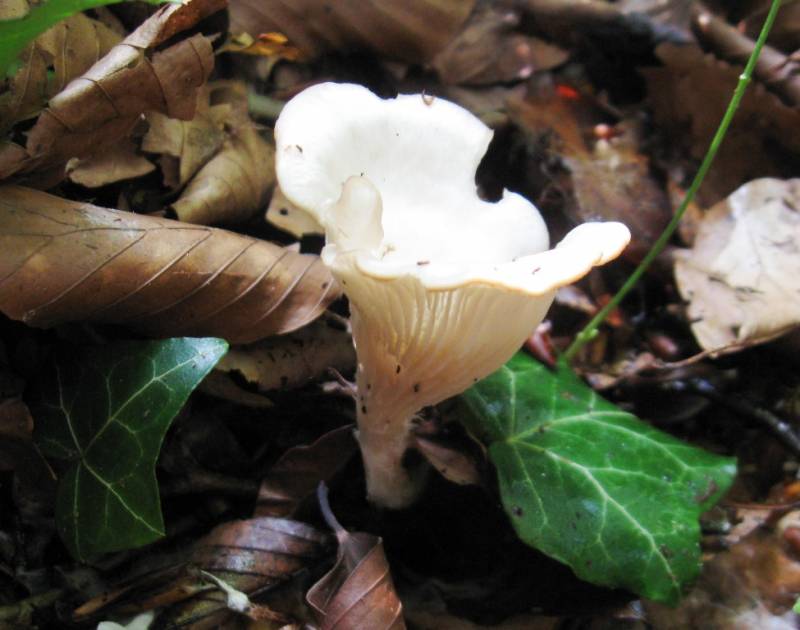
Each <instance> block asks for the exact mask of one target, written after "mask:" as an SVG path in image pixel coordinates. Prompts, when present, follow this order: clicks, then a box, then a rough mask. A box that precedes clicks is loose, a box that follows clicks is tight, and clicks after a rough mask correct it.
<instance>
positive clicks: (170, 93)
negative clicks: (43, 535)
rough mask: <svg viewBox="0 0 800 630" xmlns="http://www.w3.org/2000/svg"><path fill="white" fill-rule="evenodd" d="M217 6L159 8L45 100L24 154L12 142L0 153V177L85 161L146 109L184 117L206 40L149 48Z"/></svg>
mask: <svg viewBox="0 0 800 630" xmlns="http://www.w3.org/2000/svg"><path fill="white" fill-rule="evenodd" d="M224 6H225V0H191V1H190V2H188V3H186V4H170V5H167V6H165V7H163V8H162V9H160V10H159V11H158V12H157V13H155V14H154V15H153V16H152V17H151V18H150V19H148V20H147V21H146V22H144V23H143V24H142V25H141V26H140V27H139V28H138V29H136V31H134V32H133V33H131V34H130V35H129V36H128V37H127V38H125V40H124V41H123V42H122V43H120V44H118V45H117V46H115V47H114V48H113V49H112V50H111V51H109V53H108V54H107V55H105V56H104V57H103V58H102V59H100V61H98V62H97V63H95V64H94V65H93V66H92V67H91V68H90V69H89V70H87V71H86V72H85V73H84V74H83V75H82V76H81V77H79V78H77V79H75V80H74V81H72V82H71V83H70V84H69V85H67V86H66V87H65V88H64V89H63V90H62V91H61V92H59V93H58V94H56V95H55V96H54V97H53V98H51V99H50V102H49V106H48V108H47V109H46V110H44V111H43V112H42V113H41V115H40V116H39V119H38V120H37V121H36V124H35V125H34V126H33V127H32V128H31V130H30V131H29V132H28V137H27V142H26V144H25V147H24V151H23V152H20V150H19V149H20V147H19V146H18V145H14V144H7V145H5V146H3V147H2V148H0V178H6V177H10V176H11V175H14V174H17V173H28V172H31V171H34V170H44V169H54V168H58V167H60V165H62V164H64V163H66V162H67V161H68V160H69V159H71V158H74V157H86V156H89V155H92V154H94V153H95V152H97V151H98V150H100V149H102V148H104V147H107V146H110V145H112V144H114V143H115V142H117V141H118V140H119V139H120V138H122V137H125V136H126V135H127V134H128V133H129V132H130V130H131V129H132V128H133V126H134V125H135V124H136V122H137V121H138V120H139V117H140V115H141V114H142V113H143V112H145V111H149V110H155V111H160V112H163V113H165V114H167V115H168V116H170V117H173V118H184V119H189V118H191V117H192V116H193V115H194V110H195V103H196V94H197V89H198V88H199V87H200V86H201V85H203V83H205V81H206V79H207V78H208V76H209V74H210V73H211V70H212V68H213V66H214V58H213V51H212V49H211V40H210V39H209V38H207V37H205V36H203V35H201V34H195V35H192V36H190V37H187V38H186V39H183V40H181V41H178V42H176V43H175V44H173V45H172V46H169V47H166V48H163V49H159V50H157V51H155V52H154V50H155V49H156V47H158V46H159V45H160V44H162V43H164V42H165V41H166V40H168V39H169V38H170V37H172V36H173V35H175V34H177V33H179V32H182V31H183V30H185V29H187V28H190V27H191V26H193V25H194V24H195V23H197V21H199V19H201V18H202V17H205V16H207V15H210V14H212V13H214V12H216V11H218V10H220V9H222V8H223V7H224Z"/></svg>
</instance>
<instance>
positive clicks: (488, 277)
mask: <svg viewBox="0 0 800 630" xmlns="http://www.w3.org/2000/svg"><path fill="white" fill-rule="evenodd" d="M491 136H492V132H491V130H490V129H488V128H487V127H486V126H485V125H484V124H483V123H481V122H480V121H479V120H478V119H477V118H475V117H474V116H473V115H472V114H470V113H469V112H467V111H466V110H464V109H462V108H461V107H459V106H457V105H455V104H453V103H450V102H447V101H444V100H441V99H433V98H430V97H426V96H424V95H401V96H398V97H397V98H395V99H391V100H382V99H380V98H378V97H377V96H375V95H374V94H372V93H371V92H370V91H368V90H367V89H365V88H363V87H360V86H357V85H348V84H333V83H325V84H321V85H316V86H314V87H311V88H309V89H307V90H305V91H303V92H302V93H300V94H299V95H297V96H296V97H295V98H293V99H292V100H291V101H290V102H289V103H287V105H286V106H285V107H284V109H283V112H282V113H281V115H280V118H279V119H278V122H277V124H276V126H275V139H276V144H277V156H276V158H277V162H276V164H277V173H278V182H279V184H280V186H281V189H282V190H283V192H284V194H285V195H286V197H287V198H288V199H289V200H291V201H292V203H294V204H295V205H297V206H298V207H300V208H302V209H303V210H305V211H307V212H309V213H310V214H311V215H312V216H314V218H315V219H316V220H317V221H318V222H319V223H320V224H321V225H322V226H323V227H324V228H325V232H326V242H327V244H326V246H325V248H324V249H323V251H322V258H323V261H324V262H325V263H326V264H327V265H328V266H329V267H330V268H331V270H332V271H333V273H334V275H335V276H336V277H337V278H338V280H339V281H340V283H341V284H342V287H343V289H344V292H345V293H346V295H347V296H348V298H349V300H350V309H351V314H352V325H353V339H354V342H355V345H356V352H357V355H358V373H357V377H356V381H357V386H358V431H359V443H360V445H361V451H362V455H363V458H364V465H365V468H366V477H367V490H368V494H369V497H370V499H371V500H372V501H373V502H375V503H378V504H380V505H384V506H387V507H402V506H405V505H407V504H408V503H409V502H410V501H411V500H412V499H413V498H414V496H415V494H416V492H417V490H418V487H419V484H418V483H416V480H415V479H414V478H412V477H414V475H413V474H412V473H411V472H410V471H409V470H407V469H406V468H404V466H403V462H402V460H403V455H404V453H405V452H406V450H407V449H408V448H409V446H410V444H411V436H410V430H411V422H412V418H413V417H414V415H415V414H416V413H417V412H418V411H419V410H420V409H421V408H423V407H425V406H427V405H432V404H435V403H438V402H440V401H442V400H444V399H445V398H448V397H450V396H453V395H455V394H458V393H460V392H462V391H463V390H465V389H466V388H468V387H469V386H471V385H472V384H473V383H475V382H476V381H478V380H479V379H482V378H483V377H485V376H487V375H488V374H490V373H492V372H493V371H495V370H496V369H498V368H499V367H500V366H501V365H502V364H503V363H504V362H505V361H507V360H508V359H509V358H510V357H511V355H512V354H513V353H514V352H515V351H516V350H517V349H518V348H519V347H520V345H521V344H522V343H523V341H524V340H525V339H526V338H527V337H528V336H529V335H530V334H531V332H532V331H533V330H534V328H535V327H536V326H537V325H538V324H539V323H540V322H541V321H542V319H543V318H544V315H545V313H546V312H547V309H548V308H549V306H550V303H551V302H552V299H553V295H554V294H555V290H556V289H557V288H558V287H560V286H563V285H566V284H569V283H571V282H574V281H575V280H577V279H579V278H580V277H582V276H583V275H584V274H586V273H587V272H588V271H589V270H590V269H591V268H592V266H594V265H600V264H603V263H605V262H606V261H608V260H611V259H612V258H614V257H616V256H617V255H618V254H619V253H620V251H621V250H622V249H623V248H624V247H625V245H626V244H627V242H628V240H629V237H630V235H629V232H628V229H627V228H626V227H625V226H624V225H622V224H620V223H587V224H584V225H581V226H579V227H578V228H576V229H574V230H573V231H572V232H570V233H569V234H568V235H567V237H566V238H565V239H564V240H563V241H562V242H561V243H559V245H558V246H557V247H556V248H555V249H552V250H549V251H547V247H548V235H547V229H546V227H545V225H544V222H543V221H542V218H541V216H540V215H539V212H538V211H537V210H536V208H535V206H534V205H533V204H531V203H530V202H529V201H527V200H526V199H525V198H523V197H521V196H520V195H517V194H514V193H510V192H507V191H506V192H504V194H503V198H502V199H501V200H500V201H498V202H496V203H489V202H486V201H483V200H481V199H480V198H479V197H478V195H477V188H476V184H475V172H476V169H477V167H478V164H479V162H480V160H481V158H482V157H483V154H484V153H485V151H486V148H487V146H488V144H489V141H490V139H491Z"/></svg>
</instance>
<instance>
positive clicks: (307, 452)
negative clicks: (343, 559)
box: [254, 425, 358, 517]
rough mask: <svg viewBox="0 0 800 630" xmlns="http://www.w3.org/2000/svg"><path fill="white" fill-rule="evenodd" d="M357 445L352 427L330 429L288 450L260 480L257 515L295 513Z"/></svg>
mask: <svg viewBox="0 0 800 630" xmlns="http://www.w3.org/2000/svg"><path fill="white" fill-rule="evenodd" d="M357 448H358V445H357V443H356V440H355V435H354V433H353V426H352V425H346V426H343V427H339V428H338V429H334V430H333V431H328V433H326V434H324V435H323V436H322V437H320V438H319V439H318V440H317V441H316V442H314V443H313V444H309V445H308V446H295V447H294V448H290V449H289V450H288V451H286V452H285V453H284V454H283V455H282V456H281V457H280V459H278V461H277V462H275V464H274V465H273V466H272V468H270V469H269V471H268V472H267V474H266V475H265V476H264V478H263V479H262V480H261V487H260V488H259V490H258V500H257V502H256V508H255V511H254V514H255V516H276V517H289V516H293V515H294V514H295V512H296V511H297V509H298V507H300V504H301V503H302V502H303V501H304V500H305V499H306V498H308V497H310V496H312V495H313V494H314V492H315V491H316V489H317V487H319V484H320V482H321V481H325V482H328V481H330V480H331V478H332V477H333V476H334V475H335V474H336V473H337V472H339V471H340V470H341V469H342V468H343V467H344V466H345V464H347V462H348V461H350V458H351V457H352V456H353V454H354V453H355V452H356V450H357Z"/></svg>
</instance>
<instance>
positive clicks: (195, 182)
mask: <svg viewBox="0 0 800 630" xmlns="http://www.w3.org/2000/svg"><path fill="white" fill-rule="evenodd" d="M212 99H213V100H212V102H218V103H221V104H225V105H227V106H229V112H230V113H229V115H228V118H227V120H226V132H227V135H226V137H225V139H224V142H223V144H222V148H221V150H220V151H219V152H218V153H217V154H216V155H214V157H212V158H211V159H210V160H209V161H208V162H207V163H206V164H205V166H203V167H202V168H201V169H200V170H199V171H198V172H197V174H196V175H195V176H194V178H193V179H192V180H191V181H190V182H189V185H188V186H187V187H186V189H185V190H184V191H183V193H182V194H181V196H180V198H179V199H178V200H177V201H176V202H175V203H173V204H172V208H173V210H175V213H176V214H177V215H178V218H179V219H180V220H181V221H186V222H187V223H200V224H203V225H206V224H210V223H234V222H237V221H244V220H246V219H249V218H250V217H251V216H253V214H255V213H256V212H257V211H258V210H262V209H263V208H264V206H265V205H266V204H267V199H268V196H269V191H270V189H271V188H272V186H273V185H274V183H275V148H274V147H273V146H272V145H271V144H270V143H268V142H267V141H266V140H264V139H263V138H262V137H261V135H260V134H259V133H258V130H257V129H256V127H255V125H254V123H253V121H252V120H250V117H249V116H248V114H247V89H246V87H245V86H244V85H242V84H233V83H227V84H219V85H218V86H216V87H214V88H212Z"/></svg>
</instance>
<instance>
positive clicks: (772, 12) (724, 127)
mask: <svg viewBox="0 0 800 630" xmlns="http://www.w3.org/2000/svg"><path fill="white" fill-rule="evenodd" d="M780 6H781V1H780V0H772V4H771V6H770V9H769V13H768V14H767V17H766V19H765V20H764V25H763V26H762V27H761V32H760V33H759V35H758V40H757V41H756V45H755V47H754V48H753V52H752V53H751V55H750V58H749V59H748V60H747V65H746V66H745V68H744V72H742V74H741V75H740V76H739V82H738V83H737V85H736V89H735V90H734V91H733V96H732V97H731V101H730V103H729V104H728V109H727V110H726V111H725V115H724V116H723V117H722V121H721V122H720V124H719V127H718V128H717V132H716V133H715V134H714V138H713V139H712V140H711V144H710V145H709V147H708V151H707V152H706V155H705V157H704V158H703V162H702V163H701V164H700V168H699V169H698V171H697V174H696V175H695V176H694V180H693V181H692V185H691V186H689V190H688V191H686V196H685V197H684V198H683V202H682V203H681V205H680V207H679V208H678V211H677V212H676V213H675V216H674V217H672V220H671V221H670V222H669V225H667V227H666V228H664V231H663V232H662V233H661V236H659V237H658V240H656V242H655V243H654V244H653V246H652V247H651V248H650V251H649V252H647V255H646V256H645V257H644V258H643V259H642V262H640V263H639V266H638V267H636V269H635V270H634V271H633V273H632V274H631V275H630V277H629V278H628V279H627V280H626V281H625V284H624V285H622V288H621V289H620V290H619V291H617V293H616V294H615V295H614V297H613V298H611V300H610V301H609V302H608V304H606V305H605V306H604V307H603V308H601V309H600V310H599V311H598V312H597V314H596V315H595V316H594V317H593V318H592V320H591V321H590V322H589V323H588V324H586V326H585V327H584V329H583V330H581V331H580V332H579V333H578V334H577V336H576V337H575V339H574V341H573V342H572V344H570V346H569V348H567V349H566V350H565V351H564V354H563V355H562V356H561V360H562V361H564V362H566V363H569V362H570V361H572V359H573V358H574V357H575V354H576V353H577V352H578V350H580V349H581V348H582V347H583V345H584V344H585V343H587V342H588V341H591V340H592V339H593V338H594V337H595V335H596V334H597V328H598V326H600V324H602V323H603V321H604V320H605V319H606V317H608V314H609V313H610V312H611V311H612V310H614V309H615V308H616V307H617V306H618V305H619V303H620V302H622V300H623V298H624V297H625V296H626V295H627V294H628V292H629V291H630V290H631V289H632V288H633V287H634V286H635V285H636V283H637V282H638V281H639V278H641V277H642V276H643V275H644V272H645V271H647V268H648V267H649V266H650V264H651V263H652V262H653V260H655V258H656V256H658V255H659V254H660V253H661V251H662V250H663V249H664V247H665V246H666V244H667V243H668V242H669V239H670V238H672V234H673V233H674V232H675V230H676V229H677V227H678V224H679V223H680V221H681V217H683V215H684V213H685V212H686V208H688V207H689V204H690V203H691V201H692V199H694V196H695V194H696V193H697V189H698V188H700V185H701V184H702V183H703V180H704V179H705V176H706V173H708V169H709V168H711V164H712V163H713V162H714V158H715V157H716V155H717V151H719V147H720V145H721V144H722V140H723V139H724V138H725V134H726V133H727V131H728V127H729V126H730V124H731V120H733V116H734V114H735V113H736V110H737V109H738V108H739V103H741V101H742V97H743V96H744V93H745V90H746V89H747V86H748V84H749V83H750V77H751V76H752V75H753V69H754V68H755V66H756V62H757V61H758V56H759V55H760V54H761V49H762V48H763V47H764V43H765V42H766V41H767V36H768V35H769V32H770V29H772V25H773V24H774V23H775V17H776V16H777V15H778V9H779V8H780Z"/></svg>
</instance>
